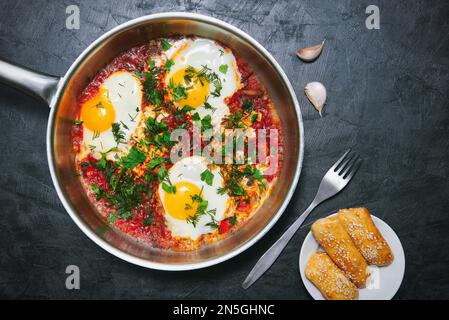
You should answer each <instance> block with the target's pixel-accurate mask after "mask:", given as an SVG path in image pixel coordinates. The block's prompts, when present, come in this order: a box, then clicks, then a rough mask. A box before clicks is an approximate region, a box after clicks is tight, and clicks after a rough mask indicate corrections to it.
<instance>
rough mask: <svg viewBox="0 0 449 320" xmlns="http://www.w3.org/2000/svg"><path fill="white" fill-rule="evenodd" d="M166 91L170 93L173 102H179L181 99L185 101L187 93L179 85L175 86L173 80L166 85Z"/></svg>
mask: <svg viewBox="0 0 449 320" xmlns="http://www.w3.org/2000/svg"><path fill="white" fill-rule="evenodd" d="M168 89H169V91H170V93H171V96H172V97H173V100H174V101H175V102H176V101H179V100H183V99H187V91H186V88H184V87H183V86H182V85H180V84H175V83H174V82H173V80H170V84H169V85H168Z"/></svg>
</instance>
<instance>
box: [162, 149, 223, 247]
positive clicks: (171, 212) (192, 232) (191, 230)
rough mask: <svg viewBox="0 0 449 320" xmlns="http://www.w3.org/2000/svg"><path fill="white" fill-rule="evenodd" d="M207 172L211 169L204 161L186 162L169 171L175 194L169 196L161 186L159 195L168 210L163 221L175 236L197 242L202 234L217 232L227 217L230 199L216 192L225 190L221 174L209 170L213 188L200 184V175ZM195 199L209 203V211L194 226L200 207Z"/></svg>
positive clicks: (202, 159) (216, 170) (181, 161)
mask: <svg viewBox="0 0 449 320" xmlns="http://www.w3.org/2000/svg"><path fill="white" fill-rule="evenodd" d="M206 170H208V167H207V162H206V159H205V158H203V157H200V156H192V157H187V158H183V159H181V160H179V161H178V162H176V163H175V164H174V165H173V167H171V168H170V169H169V171H168V178H169V181H170V183H171V184H172V186H174V187H175V188H176V192H174V193H172V192H166V191H165V190H164V189H163V187H162V184H161V185H160V186H159V189H158V193H159V197H160V199H161V202H162V204H163V207H164V210H165V213H164V217H165V220H166V223H167V227H168V229H169V230H170V232H171V233H172V235H173V236H177V237H183V238H190V239H192V240H195V239H197V238H198V237H199V236H201V235H202V234H206V233H210V232H212V231H214V230H215V229H216V228H214V226H213V224H214V223H218V224H219V223H220V221H221V220H223V219H224V218H225V217H226V213H227V211H228V208H229V201H228V200H229V199H228V196H227V195H226V194H218V192H217V189H218V188H220V187H222V186H223V178H222V176H221V175H220V170H219V169H215V170H210V172H211V173H212V174H213V180H212V185H209V184H207V183H206V182H205V181H202V180H201V174H202V173H203V172H205V171H206ZM209 182H210V181H209ZM196 196H200V198H201V199H202V200H205V201H207V207H206V208H205V213H204V214H202V215H200V216H199V219H198V220H197V221H196V223H195V224H193V223H192V221H191V219H192V217H193V216H194V215H195V213H196V212H197V209H198V206H199V205H200V203H199V201H193V199H192V197H193V198H195V197H196ZM203 204H204V203H203Z"/></svg>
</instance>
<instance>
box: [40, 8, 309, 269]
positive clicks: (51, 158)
mask: <svg viewBox="0 0 449 320" xmlns="http://www.w3.org/2000/svg"><path fill="white" fill-rule="evenodd" d="M160 19H188V20H194V21H199V22H204V23H208V24H212V25H215V26H217V27H219V28H222V29H225V30H226V31H228V32H230V33H232V34H234V35H235V36H238V37H240V38H242V39H243V40H245V41H247V42H248V43H249V44H250V45H251V46H253V47H254V48H255V49H256V50H257V51H259V52H260V53H261V54H262V55H263V56H264V57H265V58H266V59H267V60H268V61H269V62H270V63H271V64H272V65H273V67H274V68H275V70H276V72H278V74H279V76H280V77H281V78H282V81H284V84H285V85H286V87H287V89H288V91H289V94H290V97H291V99H292V101H293V104H294V106H295V113H296V117H297V122H298V128H299V131H298V134H299V139H298V140H299V141H300V143H299V144H300V145H299V148H298V154H297V156H298V162H297V164H296V169H295V173H294V178H293V181H292V183H291V185H290V187H289V190H288V192H287V194H286V195H285V197H284V199H283V203H282V205H281V207H280V208H279V209H278V210H277V212H276V213H275V214H274V215H273V216H272V217H271V219H270V220H269V221H268V223H267V224H266V225H265V226H264V227H263V229H262V230H260V231H259V232H258V233H257V234H256V235H254V236H253V237H251V238H249V239H247V240H246V241H244V242H243V243H242V244H240V246H239V247H237V248H235V249H234V250H232V251H229V252H227V253H225V254H223V255H221V256H218V257H214V258H211V259H208V260H204V261H201V262H195V263H189V264H166V263H159V262H154V261H150V260H146V259H143V258H139V257H137V256H134V255H132V254H130V253H127V252H125V251H123V250H121V249H118V248H117V247H115V246H113V245H111V244H109V243H108V242H107V241H105V240H104V239H102V238H101V237H100V236H98V235H97V234H96V233H95V231H94V230H92V229H91V228H90V227H89V226H88V225H87V224H86V223H85V222H84V221H83V220H82V219H81V218H80V217H79V215H78V213H77V210H76V208H74V207H73V205H72V204H71V203H70V201H69V200H68V197H67V196H66V195H65V193H64V190H63V187H62V185H61V183H60V181H59V178H58V175H57V172H56V165H55V155H54V153H53V152H54V150H55V149H54V133H55V117H56V114H57V110H58V107H59V102H60V100H61V97H62V93H63V92H64V91H65V90H66V88H67V84H68V82H69V80H70V79H71V77H72V76H73V74H74V73H75V72H76V70H77V68H78V67H79V65H80V64H81V63H82V62H83V61H84V60H85V58H86V57H88V56H89V55H90V54H91V53H92V52H93V51H94V50H95V49H96V48H97V47H99V46H100V45H101V44H102V43H103V42H104V41H106V40H107V39H108V38H110V37H111V36H113V35H114V34H116V33H118V32H120V31H122V30H125V29H129V28H132V27H134V26H137V25H139V24H140V23H143V22H146V21H151V20H160ZM50 107H51V109H50V115H49V121H48V125H47V159H48V166H49V170H50V174H51V178H52V181H53V184H54V187H55V189H56V192H57V194H58V197H59V199H60V200H61V202H62V204H63V206H64V208H65V210H66V211H67V213H68V214H69V216H70V217H71V218H72V220H73V221H74V222H75V224H76V225H77V226H78V228H80V229H81V231H82V232H83V233H84V234H85V235H86V236H87V237H88V238H90V239H91V240H92V241H93V242H94V243H96V244H97V245H98V246H100V247H101V248H103V249H104V250H106V251H107V252H109V253H111V254H112V255H114V256H116V257H118V258H120V259H121V260H124V261H127V262H130V263H133V264H135V265H139V266H141V267H145V268H150V269H156V270H165V271H186V270H195V269H202V268H206V267H209V266H213V265H216V264H219V263H221V262H224V261H227V260H229V259H231V258H233V257H235V256H237V255H239V254H240V253H242V252H244V251H246V250H247V249H249V248H250V247H252V246H253V245H254V244H255V243H256V242H257V241H259V240H260V239H261V238H262V237H263V236H264V235H265V234H266V233H267V232H268V231H269V230H271V228H272V227H273V226H274V225H275V224H276V222H277V221H278V220H279V218H280V217H281V216H282V214H283V213H284V212H285V209H286V207H287V205H288V204H289V203H290V200H291V198H292V196H293V193H294V191H295V190H296V186H297V184H298V180H299V177H300V173H301V169H302V164H303V157H304V128H303V120H302V115H301V110H300V107H299V102H298V99H297V97H296V94H295V91H294V89H293V87H292V85H291V83H290V81H289V80H288V78H287V75H286V74H285V72H284V71H283V69H282V68H281V66H280V65H279V63H278V62H277V61H276V59H275V58H274V57H273V56H272V55H271V54H270V53H269V52H268V51H267V50H266V49H265V48H264V47H263V46H262V45H261V44H260V43H259V42H257V41H256V40H255V39H254V38H252V37H251V36H250V35H248V34H247V33H246V32H244V31H242V30H241V29H239V28H237V27H234V26H233V25H231V24H229V23H227V22H224V21H222V20H219V19H216V18H213V17H210V16H206V15H203V14H197V13H188V12H165V13H156V14H151V15H146V16H142V17H138V18H136V19H132V20H129V21H127V22H125V23H123V24H120V25H118V26H116V27H114V28H113V29H111V30H109V31H108V32H106V33H104V34H103V35H102V36H100V37H99V38H98V39H96V40H95V41H94V42H92V43H91V44H90V45H89V46H88V47H87V48H86V49H85V50H84V51H83V52H82V53H81V54H80V55H79V56H78V58H77V59H76V60H75V61H74V62H73V63H72V65H71V66H70V68H69V69H68V70H67V72H66V74H65V75H64V77H63V78H62V79H61V82H60V85H59V86H58V89H57V92H56V94H55V97H54V98H53V100H52V102H51V104H50Z"/></svg>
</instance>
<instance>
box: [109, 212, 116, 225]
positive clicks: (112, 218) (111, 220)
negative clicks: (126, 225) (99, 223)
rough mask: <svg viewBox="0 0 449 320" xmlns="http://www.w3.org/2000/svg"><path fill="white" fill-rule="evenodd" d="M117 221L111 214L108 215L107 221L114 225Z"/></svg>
mask: <svg viewBox="0 0 449 320" xmlns="http://www.w3.org/2000/svg"><path fill="white" fill-rule="evenodd" d="M116 220H117V216H116V215H115V214H113V213H110V214H109V216H108V221H109V222H112V223H114V222H115V221H116Z"/></svg>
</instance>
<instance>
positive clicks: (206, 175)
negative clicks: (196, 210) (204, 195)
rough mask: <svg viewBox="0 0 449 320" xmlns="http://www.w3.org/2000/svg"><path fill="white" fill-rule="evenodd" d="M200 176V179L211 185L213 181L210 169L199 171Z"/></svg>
mask: <svg viewBox="0 0 449 320" xmlns="http://www.w3.org/2000/svg"><path fill="white" fill-rule="evenodd" d="M200 178H201V181H204V182H206V183H207V184H208V185H210V186H211V185H212V183H213V181H214V174H213V173H212V172H211V171H210V170H208V169H206V170H204V171H203V172H202V173H201V175H200Z"/></svg>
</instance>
